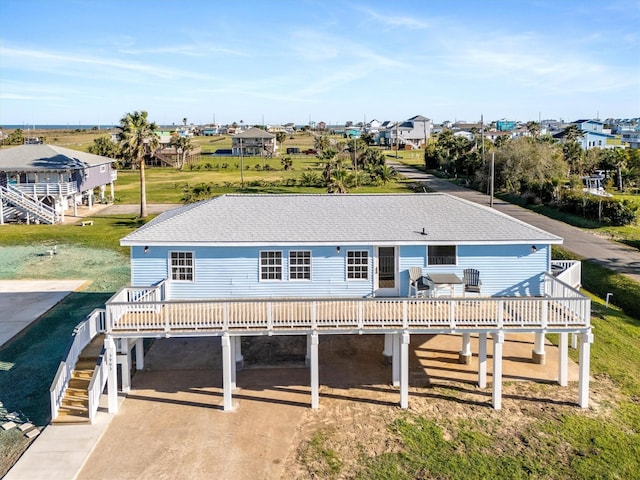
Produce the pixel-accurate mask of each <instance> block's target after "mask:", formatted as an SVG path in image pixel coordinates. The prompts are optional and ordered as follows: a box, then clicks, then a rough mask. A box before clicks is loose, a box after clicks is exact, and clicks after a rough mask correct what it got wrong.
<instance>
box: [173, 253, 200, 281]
mask: <svg viewBox="0 0 640 480" xmlns="http://www.w3.org/2000/svg"><path fill="white" fill-rule="evenodd" d="M169 262H170V269H171V280H173V281H175V282H193V279H194V275H193V274H194V270H195V264H194V261H193V252H170V253H169Z"/></svg>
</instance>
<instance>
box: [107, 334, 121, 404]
mask: <svg viewBox="0 0 640 480" xmlns="http://www.w3.org/2000/svg"><path fill="white" fill-rule="evenodd" d="M104 346H105V349H106V354H107V359H106V360H107V400H108V401H107V410H108V412H109V413H117V412H118V364H117V360H116V344H115V342H114V341H113V338H111V336H106V337H105V339H104Z"/></svg>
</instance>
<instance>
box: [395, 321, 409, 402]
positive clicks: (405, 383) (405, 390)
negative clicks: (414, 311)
mask: <svg viewBox="0 0 640 480" xmlns="http://www.w3.org/2000/svg"><path fill="white" fill-rule="evenodd" d="M397 337H398V341H399V343H400V408H409V342H410V340H411V337H410V335H409V334H408V333H407V332H404V333H399V334H398V335H397Z"/></svg>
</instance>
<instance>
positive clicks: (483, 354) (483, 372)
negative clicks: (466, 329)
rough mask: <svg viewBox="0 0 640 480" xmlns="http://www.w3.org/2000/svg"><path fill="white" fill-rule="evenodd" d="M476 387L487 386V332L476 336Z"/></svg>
mask: <svg viewBox="0 0 640 480" xmlns="http://www.w3.org/2000/svg"><path fill="white" fill-rule="evenodd" d="M478 387H480V388H487V334H486V333H481V334H479V336H478Z"/></svg>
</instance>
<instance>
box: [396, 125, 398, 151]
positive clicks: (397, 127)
mask: <svg viewBox="0 0 640 480" xmlns="http://www.w3.org/2000/svg"><path fill="white" fill-rule="evenodd" d="M397 158H398V122H396V159H397Z"/></svg>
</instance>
